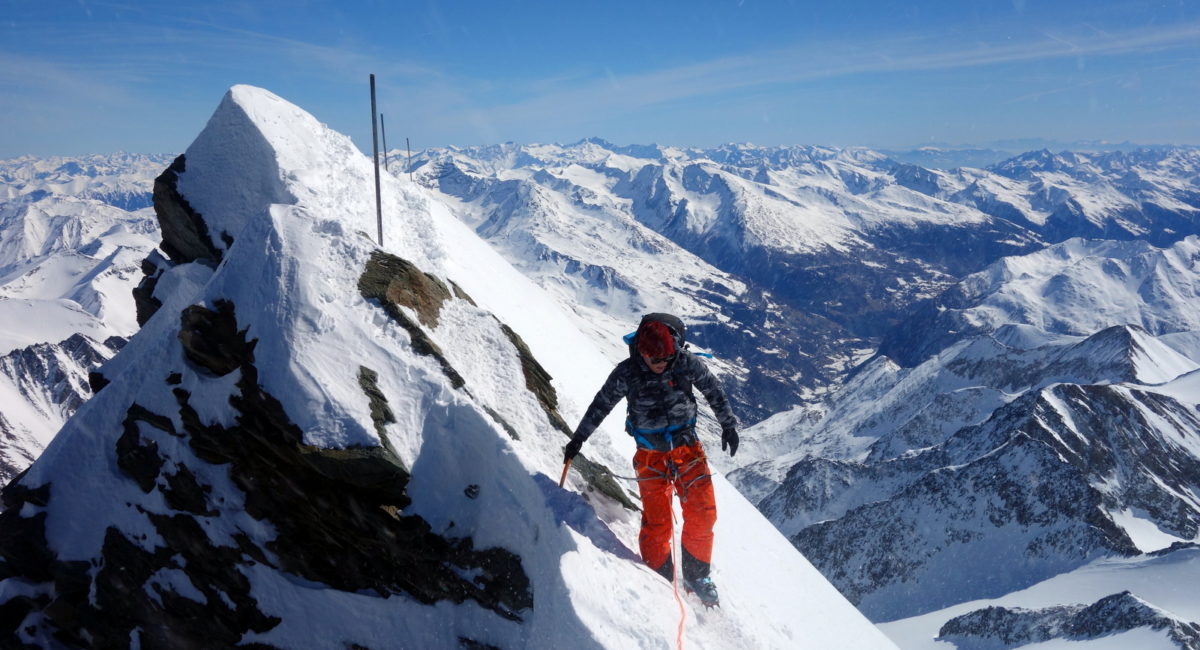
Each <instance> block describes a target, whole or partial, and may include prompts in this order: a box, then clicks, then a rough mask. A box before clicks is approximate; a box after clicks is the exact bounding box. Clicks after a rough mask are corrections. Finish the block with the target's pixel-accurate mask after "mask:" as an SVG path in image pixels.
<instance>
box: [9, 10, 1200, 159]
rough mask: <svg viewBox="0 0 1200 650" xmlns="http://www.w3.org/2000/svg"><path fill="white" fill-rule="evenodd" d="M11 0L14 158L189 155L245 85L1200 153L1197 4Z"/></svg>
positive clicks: (319, 106)
mask: <svg viewBox="0 0 1200 650" xmlns="http://www.w3.org/2000/svg"><path fill="white" fill-rule="evenodd" d="M179 4H181V3H143V2H129V3H110V2H91V1H88V0H75V1H59V0H0V133H3V134H4V135H3V136H2V137H0V158H10V157H15V156H19V155H25V154H31V155H76V154H83V153H107V152H113V151H118V150H121V151H134V152H171V153H173V152H180V151H183V150H184V149H186V147H187V145H188V144H189V143H190V142H191V140H192V139H193V138H194V137H195V136H196V134H198V133H199V132H200V129H201V128H203V126H204V123H205V121H206V120H207V118H208V116H209V115H210V114H211V112H212V111H213V109H214V108H215V107H216V106H217V104H218V103H219V101H220V99H221V97H222V95H223V94H224V93H225V91H226V90H228V88H229V87H230V86H232V85H234V84H238V83H247V84H252V85H256V86H262V87H264V88H267V89H269V90H271V91H273V92H275V93H277V94H279V95H281V96H282V97H284V98H286V99H288V100H290V101H292V102H294V103H296V104H298V105H299V106H301V107H302V108H304V109H306V110H308V111H309V112H311V113H312V114H313V115H315V116H316V117H317V118H318V119H320V120H321V121H323V122H326V123H327V124H329V125H330V126H331V127H333V128H335V129H337V130H338V131H341V132H343V133H346V134H349V135H350V136H351V137H353V138H354V140H355V142H356V143H357V144H358V145H359V147H360V148H361V149H363V150H365V151H369V150H370V147H371V143H370V135H371V130H370V105H369V96H368V85H367V75H368V74H369V73H374V74H375V75H376V78H377V83H378V86H379V107H380V110H381V112H383V113H384V114H385V115H386V119H387V127H388V144H389V145H390V146H391V147H392V148H397V147H402V146H403V143H404V138H405V137H409V138H410V139H411V140H412V143H413V147H414V148H415V149H420V148H423V147H427V146H444V145H449V144H454V145H474V144H493V143H497V142H505V141H515V142H525V143H529V142H564V143H565V142H574V141H576V140H579V139H581V138H584V137H588V136H599V137H602V138H605V139H607V140H610V141H612V142H616V143H618V144H632V143H650V142H657V143H661V144H676V145H694V146H710V145H715V144H720V143H724V142H754V143H756V144H766V145H771V144H831V145H843V146H846V145H863V146H871V147H878V148H888V147H902V146H913V145H921V144H926V143H951V144H968V143H973V144H984V143H989V142H993V141H997V140H1005V139H1018V138H1045V139H1050V140H1056V141H1076V140H1103V141H1111V142H1121V141H1131V142H1134V143H1142V144H1149V143H1173V144H1200V109H1198V107H1200V2H1197V1H1196V0H1184V1H1180V0H1170V1H1165V2H1117V1H1106V0H1092V1H1087V2H1084V1H1077V0H1055V1H1050V0H1042V1H1038V0H1005V1H1002V2H991V1H987V0H957V1H954V2H947V1H940V0H939V1H931V2H900V1H892V0H874V1H855V0H846V1H842V2H819V1H796V2H763V1H756V0H740V1H739V0H729V1H708V0H692V1H690V2H653V1H651V0H640V1H637V2H625V1H623V0H608V1H605V2H589V1H578V2H576V1H574V0H558V1H547V2H501V1H497V0H491V1H476V0H453V1H451V0H447V1H445V2H432V1H430V2H416V1H393V2H384V1H379V2H359V3H354V2H340V3H335V2H306V1H303V0H292V1H290V2H199V3H187V4H193V5H198V6H196V7H181V6H177V5H179Z"/></svg>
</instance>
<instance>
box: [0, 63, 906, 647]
mask: <svg viewBox="0 0 1200 650" xmlns="http://www.w3.org/2000/svg"><path fill="white" fill-rule="evenodd" d="M167 173H169V174H173V175H174V178H173V179H171V178H163V179H162V182H163V188H162V189H163V192H162V193H161V195H159V196H156V207H159V208H160V209H161V210H163V212H160V213H159V218H160V219H167V220H182V221H175V222H174V225H181V224H182V225H183V226H184V227H182V228H168V227H166V224H164V227H163V236H164V243H163V249H164V250H165V251H167V252H168V257H170V259H166V258H164V257H163V256H162V255H158V254H155V255H153V256H151V261H150V262H149V263H147V264H146V265H145V267H144V269H143V270H144V272H145V273H146V274H147V276H146V277H147V280H148V281H147V282H146V283H144V284H143V285H142V286H141V287H140V289H139V292H140V296H141V298H140V300H141V304H143V305H146V308H145V310H144V312H143V316H145V318H144V322H143V324H142V327H141V329H140V331H139V332H138V333H137V334H136V335H135V336H134V337H133V338H132V339H131V340H130V341H129V343H128V344H127V345H126V346H125V347H124V349H122V350H121V352H120V353H119V354H118V355H116V356H115V357H114V358H112V359H111V360H110V361H108V362H107V363H106V364H105V365H104V366H103V367H102V368H101V369H100V371H99V373H97V375H96V376H95V377H93V383H94V385H95V386H96V387H97V388H98V389H99V392H98V393H97V394H96V395H95V397H93V398H92V399H91V400H90V401H88V402H86V403H85V404H84V405H83V406H82V407H81V408H80V409H79V410H78V411H77V412H76V414H75V415H74V416H73V417H72V418H71V420H69V421H68V422H67V424H66V425H65V426H64V428H63V430H62V431H61V432H60V433H59V435H58V436H57V437H56V438H55V439H54V441H53V442H52V443H51V445H50V447H49V448H48V449H47V450H46V452H45V453H44V454H43V455H42V456H41V457H40V458H39V459H38V460H37V462H36V463H34V465H33V466H32V467H31V468H30V469H29V470H28V472H26V473H25V474H24V475H22V476H21V477H20V478H18V479H17V480H15V481H14V482H12V483H11V484H10V485H9V486H8V487H7V488H6V489H5V490H4V501H5V506H6V510H5V512H4V513H3V514H0V529H2V530H3V531H4V535H2V536H0V537H2V539H0V569H3V570H2V571H0V575H3V576H4V578H3V579H2V580H0V612H2V613H3V616H2V617H0V638H3V639H4V640H3V642H2V644H3V645H5V646H6V647H9V646H12V647H21V646H34V647H61V646H80V647H82V646H96V647H114V646H140V647H168V646H170V647H179V646H202V645H211V646H221V647H231V646H235V645H253V646H255V647H281V648H282V647H287V648H291V647H312V646H320V647H326V646H328V647H370V648H390V647H422V648H424V647H430V648H433V647H505V648H509V647H511V648H517V647H584V648H588V647H621V648H624V647H655V646H666V645H668V644H669V643H670V642H671V641H672V640H673V639H675V635H676V631H677V625H678V623H679V619H678V617H677V616H675V612H677V611H678V606H677V605H676V603H675V599H674V596H673V593H672V590H671V587H670V585H668V584H667V583H666V582H664V581H662V579H661V578H660V577H659V576H657V575H656V574H655V573H654V572H652V571H650V570H648V569H647V568H645V567H644V566H642V565H641V564H640V562H638V561H636V558H634V557H632V553H631V552H630V551H629V549H631V548H635V547H636V535H637V532H636V531H637V527H638V518H639V515H638V513H637V511H636V509H635V508H636V497H635V496H633V495H634V490H633V488H632V486H631V485H629V484H618V483H615V482H614V479H613V477H612V476H611V474H621V473H624V472H626V471H627V470H625V469H624V468H625V467H627V466H628V458H629V456H630V455H631V454H632V450H633V444H632V442H631V440H630V439H629V438H628V436H626V435H625V434H624V433H623V432H622V431H621V428H620V423H619V422H617V421H613V422H609V423H607V424H605V425H604V426H602V427H601V428H600V429H599V430H598V432H597V434H596V435H594V436H593V437H592V439H591V440H590V441H589V444H588V447H587V448H586V449H584V451H583V455H581V456H580V457H579V464H580V465H586V466H587V467H588V468H589V469H588V470H587V471H586V472H583V473H580V472H575V471H572V473H571V475H570V477H569V478H568V483H567V487H568V490H569V491H570V493H568V492H566V491H563V490H562V489H561V488H559V487H558V485H557V483H556V482H555V481H553V480H552V479H550V478H548V477H551V476H554V477H557V476H558V472H559V471H560V470H561V468H562V464H561V461H562V445H563V443H564V442H565V441H566V439H567V436H566V434H565V432H564V428H566V426H565V425H564V424H563V423H564V422H571V421H575V420H577V419H578V418H579V417H580V415H581V414H582V410H583V407H584V406H585V405H586V404H587V403H588V402H589V401H590V399H591V396H592V394H593V393H594V390H595V389H596V387H597V386H598V385H599V383H601V382H602V381H603V378H604V376H605V375H606V374H607V372H608V370H609V369H610V368H611V364H610V362H609V360H608V359H606V358H605V357H604V355H603V354H602V353H601V352H600V351H599V349H597V347H596V346H595V344H594V343H593V341H592V338H591V337H590V336H588V335H586V334H584V333H581V332H580V331H579V330H578V329H577V328H576V327H575V326H574V325H573V324H572V320H571V319H570V318H569V317H568V316H567V315H566V314H564V313H563V312H562V311H561V310H560V308H559V307H558V306H557V305H556V304H555V302H554V301H553V300H552V299H550V298H549V297H547V296H546V295H545V294H544V293H543V292H542V291H541V290H540V289H538V288H537V287H535V286H534V285H533V284H532V283H530V282H529V280H527V279H526V278H525V277H524V276H522V275H521V274H520V273H519V272H518V271H516V270H515V269H513V268H512V267H511V266H510V265H508V264H507V263H506V262H504V261H503V260H502V259H501V258H500V257H499V256H498V255H497V254H496V253H495V252H493V251H492V250H491V249H490V248H489V247H488V245H487V244H486V243H484V242H483V241H482V240H480V239H479V238H478V237H477V236H476V235H475V234H474V233H472V232H471V230H470V229H469V228H467V227H466V226H465V225H463V223H462V222H461V221H459V220H458V219H457V218H456V217H454V216H452V215H451V213H450V212H449V210H447V208H446V207H445V206H444V205H442V204H440V203H439V202H437V201H436V200H434V199H433V198H432V197H431V196H430V194H429V193H428V192H426V191H425V190H423V189H422V188H420V187H418V186H415V185H412V184H409V183H407V182H404V181H401V180H399V179H395V178H385V179H384V186H383V193H382V197H383V207H384V211H385V215H386V217H385V218H386V221H385V230H384V241H383V242H382V243H380V242H375V241H372V238H371V236H370V235H368V234H367V233H374V232H375V230H374V224H375V221H374V220H375V211H374V192H373V188H372V186H371V181H372V180H373V179H372V177H373V174H372V170H371V164H370V161H369V160H368V159H367V158H365V157H363V156H362V155H361V154H359V153H358V152H357V151H355V150H354V148H353V146H352V145H351V143H350V141H349V139H348V138H345V137H344V136H341V135H339V134H336V133H334V132H332V131H330V130H328V129H327V128H326V127H324V126H323V125H321V124H320V123H319V122H317V121H316V120H315V119H314V118H313V117H312V116H310V115H308V114H307V113H304V112H303V111H302V110H300V109H299V108H297V107H295V106H293V105H291V104H288V103H287V102H285V101H284V100H282V99H280V98H279V97H277V96H275V95H272V94H271V93H268V92H266V91H263V90H260V89H256V88H250V87H246V86H236V87H234V88H233V89H231V91H230V92H229V94H228V95H227V96H226V97H225V99H224V100H223V101H222V103H221V105H220V107H219V108H218V109H217V111H216V113H215V114H214V115H213V118H212V119H211V120H210V121H209V124H208V126H207V127H206V128H205V129H204V131H203V132H202V133H201V135H200V136H199V137H198V138H197V139H196V141H195V142H194V143H193V144H192V146H191V147H189V149H188V151H187V152H186V153H185V154H184V155H183V156H182V157H180V158H179V159H178V160H176V161H175V162H173V163H172V164H171V168H170V169H169V170H167V172H164V176H166V175H167ZM168 190H173V191H168ZM159 199H161V200H159ZM185 205H186V208H185V207H184V206H185ZM164 214H166V215H167V216H165V217H164ZM187 224H190V225H187ZM201 224H202V226H203V227H201ZM184 240H188V241H193V242H194V241H200V242H201V243H202V244H205V245H203V246H200V247H198V248H193V247H192V246H190V245H184V244H183V241H184ZM185 250H191V251H194V252H199V253H206V252H210V253H212V254H211V255H204V254H201V255H197V256H194V257H193V256H192V255H190V254H181V255H173V254H171V252H172V251H174V252H177V253H180V252H183V251H185ZM614 420H616V419H615V418H614ZM711 434H712V432H711V431H708V430H702V431H701V437H702V438H704V439H705V440H706V441H710V436H711ZM585 457H586V458H585ZM585 460H586V461H587V462H586V463H585V462H584V461H585ZM609 468H617V469H616V470H615V471H613V470H610V469H609ZM605 476H607V478H608V481H609V484H608V486H607V487H605V486H603V485H601V482H600V479H601V478H603V477H605ZM714 483H715V484H716V485H717V495H718V496H717V498H718V501H719V504H720V505H719V508H720V509H721V519H720V520H719V523H718V529H717V536H718V540H719V541H718V543H717V547H716V550H715V555H714V577H715V578H716V580H718V582H719V584H720V587H721V590H722V595H723V601H724V602H725V603H726V604H725V606H724V609H722V610H721V611H719V612H715V613H708V612H704V613H700V612H697V608H698V602H696V601H694V600H693V599H688V600H686V601H685V604H684V607H685V610H686V615H687V621H688V623H687V626H686V628H685V643H686V644H687V646H688V647H696V648H745V647H779V648H783V647H788V648H791V647H813V648H826V647H835V646H839V645H843V644H844V645H846V646H848V647H856V648H858V647H861V648H886V647H892V646H891V644H890V643H889V642H888V641H887V640H886V639H885V638H884V637H883V636H882V635H881V634H880V633H879V632H878V631H877V630H876V629H875V628H874V627H873V626H871V625H870V624H869V622H867V621H866V620H865V619H864V618H863V617H862V616H861V615H860V614H859V613H858V612H856V611H855V610H854V609H853V607H852V606H851V605H849V603H847V602H846V601H845V600H844V599H843V598H842V597H841V596H840V595H838V594H837V592H836V591H835V590H834V589H833V587H832V586H831V585H829V584H828V582H826V581H825V580H824V579H823V578H821V576H820V574H819V573H817V571H816V570H815V569H814V568H813V567H812V566H811V565H810V564H808V563H807V562H806V561H805V560H804V559H803V558H802V557H801V556H800V555H799V554H798V553H796V552H795V550H794V549H793V548H792V547H791V546H790V545H789V544H788V543H787V541H786V539H784V538H783V537H782V536H781V535H779V534H778V532H777V531H775V530H774V529H773V528H772V527H771V526H770V524H769V523H768V522H766V520H765V519H763V518H762V517H761V516H760V515H759V514H758V513H757V512H756V511H754V510H753V508H752V506H751V505H750V504H749V503H747V502H746V501H745V500H744V499H742V498H741V497H740V496H739V495H738V494H737V493H736V492H735V491H734V490H733V489H732V488H731V487H730V486H729V485H728V484H727V483H726V482H725V481H724V480H723V479H722V478H721V477H720V476H715V477H714ZM556 490H557V491H558V493H555V491H556ZM573 495H574V496H573ZM765 575H770V576H772V578H773V579H772V580H771V581H769V582H764V581H763V579H762V577H763V576H765ZM698 621H700V622H698Z"/></svg>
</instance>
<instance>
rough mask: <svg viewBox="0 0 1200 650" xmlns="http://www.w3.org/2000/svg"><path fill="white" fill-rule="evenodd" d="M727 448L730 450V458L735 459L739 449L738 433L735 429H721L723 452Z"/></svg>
mask: <svg viewBox="0 0 1200 650" xmlns="http://www.w3.org/2000/svg"><path fill="white" fill-rule="evenodd" d="M726 447H728V448H729V457H730V458H733V455H734V454H736V453H737V448H738V432H737V429H736V428H734V427H722V428H721V451H725V448H726Z"/></svg>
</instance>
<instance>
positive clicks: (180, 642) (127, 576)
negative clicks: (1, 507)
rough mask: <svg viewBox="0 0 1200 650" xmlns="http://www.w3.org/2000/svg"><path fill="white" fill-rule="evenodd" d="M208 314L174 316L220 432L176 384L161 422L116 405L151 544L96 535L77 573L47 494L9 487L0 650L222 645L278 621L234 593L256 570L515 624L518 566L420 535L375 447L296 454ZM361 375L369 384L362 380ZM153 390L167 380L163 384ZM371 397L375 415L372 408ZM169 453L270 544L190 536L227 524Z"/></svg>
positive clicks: (250, 535) (219, 320)
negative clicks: (183, 451)
mask: <svg viewBox="0 0 1200 650" xmlns="http://www.w3.org/2000/svg"><path fill="white" fill-rule="evenodd" d="M215 307H216V308H215V309H206V308H203V307H199V306H193V307H189V308H188V309H187V310H185V312H184V313H183V314H182V316H181V323H182V325H183V327H182V329H183V331H184V333H182V334H181V336H180V337H179V341H180V344H181V346H182V347H183V348H184V351H185V356H186V358H187V359H188V362H189V364H192V365H193V370H198V371H200V372H203V373H207V374H210V375H216V376H220V375H230V374H232V373H237V377H238V379H237V392H236V394H235V395H234V396H233V397H231V399H230V405H231V407H232V408H233V409H234V411H235V412H236V418H235V422H236V423H235V424H233V425H231V426H222V425H220V424H210V423H206V422H205V421H204V420H203V419H202V418H201V417H200V415H199V414H198V413H197V412H196V410H195V408H194V407H193V406H192V404H191V397H192V396H191V394H190V393H189V392H188V391H187V390H184V389H183V388H181V387H178V386H177V387H176V388H174V389H173V394H174V396H175V400H176V413H174V414H169V413H156V412H153V411H151V410H150V409H148V408H145V407H144V406H141V405H138V404H136V403H135V404H133V405H132V406H130V407H129V409H128V412H127V415H126V418H125V421H124V425H123V426H124V431H123V432H122V433H121V435H120V436H119V437H117V438H116V445H115V456H116V460H117V462H116V467H117V469H118V471H120V472H121V473H122V474H123V475H124V476H125V477H127V478H128V480H130V481H132V482H133V483H135V484H136V485H137V487H138V489H139V490H140V491H141V492H143V493H146V494H151V493H157V494H159V495H161V498H162V502H163V503H164V504H165V505H166V511H164V512H149V511H147V510H144V509H141V508H140V507H137V508H136V509H137V510H138V512H140V513H141V514H142V515H144V517H145V518H146V520H147V521H148V522H149V523H150V525H151V527H152V528H153V531H154V532H155V533H156V535H157V538H155V537H154V536H151V538H149V539H148V538H146V537H144V536H143V537H139V538H137V539H131V538H130V537H128V536H127V534H126V533H124V532H122V531H121V530H119V529H118V528H116V527H110V528H109V529H108V532H107V535H106V537H105V539H104V544H103V549H102V551H101V554H100V556H99V557H97V558H95V560H94V561H93V562H61V561H59V560H58V559H57V557H56V555H55V553H54V551H53V550H51V548H50V547H49V545H48V544H47V541H46V534H45V517H46V514H45V512H44V508H45V507H46V506H47V505H48V504H49V503H50V502H51V500H52V499H53V494H54V486H53V485H52V484H46V485H42V486H39V487H37V488H36V489H32V488H28V487H25V486H23V485H22V484H20V483H19V482H14V483H13V484H12V485H10V486H9V488H7V489H6V490H5V492H4V499H5V503H6V506H7V510H6V511H5V512H4V513H3V514H0V575H2V576H3V577H5V578H13V577H18V578H20V579H22V580H23V581H25V582H26V583H28V584H29V585H31V586H32V588H31V590H30V592H29V593H30V594H33V595H31V596H24V597H17V598H12V599H10V600H8V601H7V602H6V603H5V604H3V605H2V606H0V645H4V646H5V647H24V645H23V642H22V640H21V639H23V638H39V639H49V638H53V639H55V640H56V641H57V642H58V643H61V644H64V645H68V646H80V647H83V646H89V647H118V646H120V647H123V646H126V645H128V644H130V643H131V639H137V640H138V642H140V644H141V645H142V646H143V647H213V646H223V647H228V646H233V645H236V644H238V643H239V641H240V639H242V637H243V635H244V634H246V633H249V632H262V631H266V630H269V629H271V628H272V627H274V626H275V625H277V624H278V623H279V619H277V618H275V617H273V616H271V615H269V614H266V613H264V612H263V611H262V609H261V607H260V606H259V604H258V603H257V602H256V601H255V599H254V597H253V595H252V594H251V592H250V580H249V578H248V577H247V574H248V573H249V572H251V571H252V570H253V567H255V566H256V565H265V566H266V567H269V568H271V569H273V570H277V571H282V572H284V573H287V574H290V575H293V576H296V577H298V578H302V579H304V580H308V581H312V582H315V583H320V584H324V585H327V586H328V587H330V588H333V589H338V590H343V591H348V592H353V593H357V594H374V595H377V596H379V597H381V598H386V597H387V596H388V595H390V594H401V593H402V594H407V595H408V596H409V597H411V598H414V599H416V600H417V601H419V602H422V603H434V602H437V601H439V600H450V601H452V602H455V603H461V602H464V601H467V600H473V601H475V602H477V603H478V604H479V605H480V606H481V607H484V608H486V609H489V610H491V611H494V612H496V613H497V614H499V615H500V616H503V617H505V618H507V619H510V620H514V621H520V620H522V618H523V617H524V616H525V612H527V611H528V610H529V609H530V608H532V607H533V593H532V588H531V585H530V581H529V578H528V576H527V575H526V574H525V572H524V569H523V566H522V562H521V559H520V558H519V557H517V556H516V555H514V554H513V553H511V552H509V551H507V550H504V549H500V548H489V549H478V548H475V546H474V544H473V542H472V541H471V540H470V539H469V538H461V539H456V538H448V537H443V536H441V535H438V534H435V533H434V532H433V531H432V530H431V528H430V526H429V525H428V524H427V523H426V522H425V521H424V520H423V519H421V518H420V517H417V516H413V515H406V514H404V508H405V507H406V506H408V505H409V503H410V501H409V498H408V496H407V495H406V494H405V486H406V485H407V482H408V472H407V470H406V469H405V468H404V466H403V464H402V463H401V462H400V461H399V459H398V458H397V457H396V456H395V454H393V453H392V452H391V451H390V450H389V449H387V448H386V447H372V448H351V449H338V450H334V449H324V448H317V447H313V446H311V445H307V444H305V443H304V442H303V432H301V431H300V430H299V429H298V428H297V427H296V426H295V425H294V424H293V423H292V422H291V421H290V420H289V418H288V416H287V414H286V413H285V412H284V410H283V408H282V406H281V405H280V403H279V401H278V400H276V399H275V398H274V397H273V396H271V395H269V394H267V393H266V392H265V391H264V390H263V389H262V387H261V386H259V385H258V380H257V378H258V369H257V367H256V366H255V364H254V355H253V351H254V347H255V343H256V341H254V340H246V338H245V335H246V331H245V330H244V329H243V330H239V329H238V327H237V321H236V315H235V309H234V306H233V305H232V304H231V303H228V302H224V303H219V304H218V305H215ZM364 370H365V369H364ZM363 377H364V383H365V384H366V385H369V384H370V382H369V381H365V379H369V372H364V373H363ZM166 381H167V382H168V383H169V384H176V385H177V384H178V383H179V379H178V377H176V376H174V375H172V376H171V377H168V378H166ZM364 388H365V387H364ZM375 399H376V400H377V406H378V407H379V408H378V410H379V412H380V413H381V414H382V413H386V412H387V404H386V399H385V398H383V396H382V395H377V396H376V397H375ZM176 422H181V423H182V427H180V426H177V425H176V424H175V423H176ZM180 442H183V443H185V444H186V446H187V448H188V449H189V450H190V454H194V456H195V457H197V458H199V459H200V461H201V462H203V463H210V464H213V465H220V466H224V467H227V468H228V475H229V477H230V479H231V480H232V481H233V484H234V485H236V487H237V488H238V489H239V490H240V491H241V492H242V493H243V495H244V499H245V504H244V511H245V513H246V514H248V515H249V516H250V517H251V518H252V519H253V520H255V521H258V522H261V525H262V526H266V527H267V528H268V529H269V530H273V531H275V535H274V536H273V538H272V539H270V540H267V541H262V540H261V539H259V538H258V537H256V533H255V532H250V531H243V530H240V529H239V528H238V526H237V525H236V524H234V523H231V522H230V521H228V520H226V521H225V522H224V523H223V524H222V525H224V526H233V528H234V530H233V532H232V533H231V534H230V535H229V538H228V540H229V541H228V542H227V543H220V542H217V541H214V539H213V536H211V535H210V534H209V533H208V532H206V531H207V530H208V528H209V526H211V525H214V523H215V522H216V521H217V520H218V519H221V518H223V517H227V516H228V513H227V509H228V508H227V504H226V503H225V497H217V496H216V494H215V491H214V490H213V487H212V486H211V485H208V484H206V483H205V481H204V479H203V478H202V477H203V476H204V475H205V472H203V471H196V470H197V469H199V468H195V469H194V468H193V466H189V465H188V462H192V463H194V462H195V461H187V462H185V459H186V456H181V455H179V454H178V453H177V452H173V451H172V450H173V449H175V448H176V447H177V446H178V444H179V443H180ZM26 506H28V507H26ZM93 566H98V567H100V569H99V570H98V571H97V570H91V568H92V567H93Z"/></svg>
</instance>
